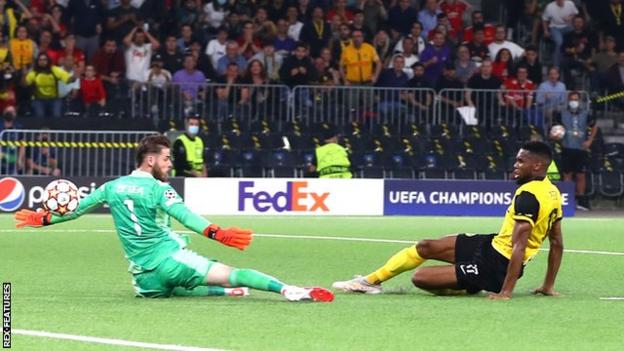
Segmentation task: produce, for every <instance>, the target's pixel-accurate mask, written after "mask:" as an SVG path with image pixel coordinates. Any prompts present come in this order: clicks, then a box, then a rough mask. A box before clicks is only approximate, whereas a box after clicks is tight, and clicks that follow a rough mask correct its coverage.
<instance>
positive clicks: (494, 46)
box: [488, 25, 524, 60]
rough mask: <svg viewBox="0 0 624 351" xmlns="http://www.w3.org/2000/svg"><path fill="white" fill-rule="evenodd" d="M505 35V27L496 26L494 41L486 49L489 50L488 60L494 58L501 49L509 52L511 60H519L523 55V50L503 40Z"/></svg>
mask: <svg viewBox="0 0 624 351" xmlns="http://www.w3.org/2000/svg"><path fill="white" fill-rule="evenodd" d="M506 35H507V30H506V29H505V26H502V25H498V26H496V34H495V37H494V41H493V42H492V43H491V44H490V45H488V49H489V50H490V58H492V59H494V58H496V54H498V51H499V50H500V49H503V48H505V49H507V50H509V51H510V52H511V56H512V58H513V60H518V59H520V57H521V56H522V55H523V54H524V49H523V48H522V47H520V46H519V45H518V44H516V43H514V42H511V41H509V40H505V36H506Z"/></svg>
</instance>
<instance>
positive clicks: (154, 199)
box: [15, 136, 333, 302]
mask: <svg viewBox="0 0 624 351" xmlns="http://www.w3.org/2000/svg"><path fill="white" fill-rule="evenodd" d="M169 148H170V144H169V140H168V139H167V138H166V137H164V136H148V137H145V138H144V139H143V140H141V142H140V144H139V147H138V149H137V164H138V169H136V170H135V171H134V172H132V173H131V174H130V175H128V176H124V177H120V178H117V179H115V180H112V181H109V182H107V183H105V184H104V185H102V186H101V187H100V188H98V189H97V190H96V191H94V192H93V193H91V194H89V195H88V196H87V197H85V198H84V199H82V201H81V202H80V205H79V207H78V209H77V210H76V211H75V212H73V213H71V214H70V215H67V216H63V217H59V216H55V215H51V214H50V213H48V212H34V211H30V210H21V211H19V212H17V213H16V214H15V218H16V220H17V227H18V228H21V227H24V226H32V227H39V226H45V225H50V224H56V223H61V222H65V221H68V220H73V219H76V218H78V217H80V216H82V215H83V214H85V213H88V212H90V211H92V210H93V209H95V208H97V207H99V206H102V205H104V204H105V203H106V204H108V205H109V206H110V209H111V214H112V216H113V219H114V221H115V227H116V229H117V234H118V235H119V239H120V240H121V243H122V245H123V248H124V251H125V254H126V257H127V258H128V260H129V261H130V272H131V273H132V275H133V284H134V287H135V290H136V293H137V295H138V296H143V297H168V296H171V295H172V294H173V290H174V288H180V287H181V288H184V289H185V290H187V291H197V290H200V291H201V290H202V289H203V291H205V292H206V295H209V294H214V286H220V287H249V288H253V289H258V290H265V291H271V292H275V293H279V294H282V295H283V296H284V297H285V298H286V299H287V300H289V301H304V300H309V301H319V302H329V301H332V300H333V293H332V292H330V291H328V290H326V289H323V288H318V287H314V288H301V287H296V286H291V285H285V284H284V283H282V282H281V281H279V280H277V279H275V278H273V277H271V276H268V275H266V274H263V273H260V272H258V271H255V270H251V269H238V268H232V267H228V266H226V265H224V264H222V263H219V262H216V261H214V260H209V259H206V258H204V257H202V256H200V255H198V254H196V253H194V252H192V251H190V250H188V249H186V245H187V244H188V239H187V238H185V237H183V236H180V235H178V234H176V233H174V232H173V231H172V230H171V220H170V216H171V217H173V218H175V219H176V220H178V221H179V222H180V223H182V224H183V225H184V226H186V227H187V228H189V229H191V230H193V231H194V232H196V233H200V234H203V235H204V236H206V237H208V238H210V239H213V240H216V241H219V242H221V243H222V244H224V245H227V246H231V247H235V248H237V249H239V250H244V249H245V248H246V247H247V246H248V245H249V244H250V243H251V240H252V232H251V231H250V230H246V229H239V228H235V227H233V228H220V227H219V226H217V225H216V224H211V223H210V222H208V221H207V220H206V219H204V218H202V217H200V216H198V215H195V214H193V213H192V212H190V211H189V209H188V208H187V207H186V206H185V205H184V203H183V202H182V199H181V198H180V196H179V195H178V194H177V193H176V191H175V190H174V189H173V188H172V187H171V186H170V185H169V184H167V183H165V181H166V180H167V174H168V173H169V171H170V170H171V167H172V163H171V158H170V149H169ZM206 201H218V199H211V198H207V199H206ZM184 289H183V290H184Z"/></svg>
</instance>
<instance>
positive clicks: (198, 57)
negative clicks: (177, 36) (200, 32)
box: [187, 40, 217, 81]
mask: <svg viewBox="0 0 624 351" xmlns="http://www.w3.org/2000/svg"><path fill="white" fill-rule="evenodd" d="M187 55H191V56H193V58H194V59H195V63H196V68H197V70H198V71H200V72H201V73H203V74H204V76H205V77H206V81H213V80H214V79H215V78H216V77H217V72H216V71H215V69H214V67H213V66H212V63H211V62H210V58H209V57H208V56H207V55H206V54H204V53H203V52H202V45H201V44H200V43H199V41H197V40H193V43H192V44H191V50H190V52H189V53H187Z"/></svg>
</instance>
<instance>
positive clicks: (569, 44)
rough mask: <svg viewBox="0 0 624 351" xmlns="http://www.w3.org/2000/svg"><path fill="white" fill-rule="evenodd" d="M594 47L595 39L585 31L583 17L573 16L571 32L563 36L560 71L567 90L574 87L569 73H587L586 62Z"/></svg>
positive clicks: (587, 66)
mask: <svg viewBox="0 0 624 351" xmlns="http://www.w3.org/2000/svg"><path fill="white" fill-rule="evenodd" d="M596 47H597V43H596V38H595V37H594V36H593V35H592V34H591V33H590V32H589V31H588V30H587V29H585V19H584V18H583V16H579V15H577V16H575V17H574V19H573V20H572V31H571V32H568V33H567V34H565V35H564V36H563V47H562V49H563V58H562V60H561V71H562V72H563V81H564V82H565V84H566V86H567V87H568V88H573V87H574V83H573V82H572V72H571V71H572V70H573V69H574V70H577V71H579V72H580V73H581V74H582V75H584V74H585V73H587V72H588V71H589V65H588V63H587V60H589V59H590V58H591V57H592V55H593V54H594V53H595V52H596Z"/></svg>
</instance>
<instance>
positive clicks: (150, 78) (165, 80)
mask: <svg viewBox="0 0 624 351" xmlns="http://www.w3.org/2000/svg"><path fill="white" fill-rule="evenodd" d="M171 80H172V77H171V72H170V71H169V70H167V69H165V68H164V61H163V59H162V57H161V56H160V54H156V55H154V58H153V59H152V64H151V68H150V70H149V73H148V74H147V83H148V84H149V85H150V87H152V88H156V89H157V91H160V92H164V89H165V88H167V85H168V84H169V83H171Z"/></svg>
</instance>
